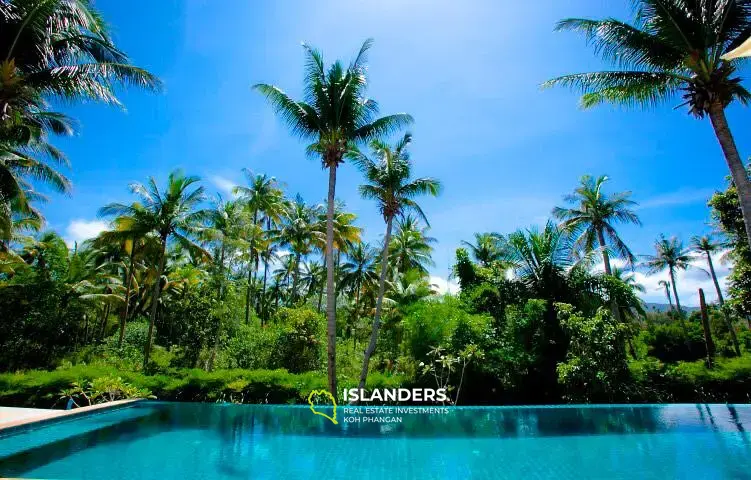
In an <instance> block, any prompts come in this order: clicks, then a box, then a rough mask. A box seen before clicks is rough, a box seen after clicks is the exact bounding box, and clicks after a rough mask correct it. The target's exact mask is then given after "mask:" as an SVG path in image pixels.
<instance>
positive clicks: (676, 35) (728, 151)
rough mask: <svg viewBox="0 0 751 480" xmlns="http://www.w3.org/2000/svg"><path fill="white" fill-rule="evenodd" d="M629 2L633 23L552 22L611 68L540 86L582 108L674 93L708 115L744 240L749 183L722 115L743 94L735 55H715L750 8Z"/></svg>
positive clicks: (658, 99)
mask: <svg viewBox="0 0 751 480" xmlns="http://www.w3.org/2000/svg"><path fill="white" fill-rule="evenodd" d="M633 3H634V6H635V9H634V12H635V18H634V21H633V23H626V22H621V21H619V20H615V19H612V18H608V19H605V20H589V19H581V18H569V19H566V20H562V21H560V22H559V23H558V25H557V26H556V29H557V30H572V31H575V32H578V33H581V34H583V35H584V36H585V37H586V39H587V41H588V42H589V43H590V44H591V45H592V46H593V47H594V49H595V52H596V53H597V54H599V55H601V56H602V57H603V58H604V60H605V61H608V62H610V63H612V64H614V65H615V66H616V68H617V70H615V71H612V70H611V71H602V72H595V73H577V74H573V75H566V76H562V77H558V78H555V79H553V80H549V81H548V82H546V83H545V84H544V85H543V86H545V87H548V86H553V85H563V86H566V87H572V88H575V89H577V90H580V91H582V92H583V93H584V95H583V96H582V99H581V104H582V106H583V107H584V108H590V107H593V106H595V105H599V104H601V103H604V102H609V103H614V104H617V105H626V106H633V105H637V106H641V107H653V106H655V105H657V104H659V103H662V102H664V101H666V100H668V99H673V98H675V97H676V95H678V94H680V95H681V96H682V98H683V100H684V103H683V104H682V105H686V106H688V107H689V112H690V113H691V114H693V115H694V116H696V117H697V118H703V117H704V116H705V115H707V116H709V119H710V121H711V123H712V127H713V128H714V131H715V135H716V136H717V139H718V140H719V143H720V146H721V147H722V151H723V153H724V155H725V160H726V161H727V164H728V166H729V168H730V173H731V175H732V178H733V183H734V184H735V185H736V187H737V189H738V198H739V201H740V205H741V210H742V212H743V220H744V224H745V228H746V235H747V237H748V239H749V242H751V181H749V178H748V175H747V173H746V170H745V168H744V165H743V161H742V160H741V157H740V154H739V153H738V148H737V146H736V144H735V140H734V139H733V135H732V133H731V132H730V128H729V127H728V123H727V119H726V118H725V108H726V107H727V106H728V105H729V104H730V103H731V102H732V101H733V100H738V101H739V102H741V103H742V104H746V103H748V101H749V100H751V93H749V92H748V90H746V89H745V88H744V87H743V86H742V85H741V84H740V82H741V79H740V78H739V77H735V76H733V75H734V74H735V70H736V66H737V65H739V63H740V62H741V61H742V60H725V59H723V54H724V53H727V52H729V51H731V50H733V49H735V48H736V47H737V46H739V45H740V44H741V43H743V42H744V41H745V40H746V39H747V38H748V35H749V31H750V30H751V9H749V8H748V5H747V3H746V2H745V1H726V0H707V1H702V2H686V1H684V0H634V2H633Z"/></svg>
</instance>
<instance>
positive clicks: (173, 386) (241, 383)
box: [0, 365, 403, 408]
mask: <svg viewBox="0 0 751 480" xmlns="http://www.w3.org/2000/svg"><path fill="white" fill-rule="evenodd" d="M101 377H120V378H122V379H123V380H124V381H125V382H127V383H129V384H131V385H133V386H134V387H138V388H142V389H148V390H150V391H151V392H152V394H153V395H154V396H155V397H156V398H157V399H159V400H172V401H187V402H224V401H226V402H235V403H305V402H306V401H307V396H308V394H309V393H310V391H311V390H315V389H321V388H326V383H327V382H326V377H325V375H323V374H320V373H317V372H307V373H301V374H292V373H288V372H287V371H286V370H239V369H237V370H217V371H214V372H206V371H203V370H197V369H190V370H189V369H186V370H176V371H172V372H170V374H169V375H167V374H159V375H143V374H141V373H134V372H128V371H120V370H117V369H113V368H108V367H105V366H96V365H76V366H72V367H68V368H61V369H58V370H53V371H43V370H29V371H26V372H19V373H5V374H0V404H2V405H6V406H19V407H41V408H50V407H57V408H64V407H65V404H64V402H61V401H59V398H60V392H61V391H62V390H63V389H65V388H68V387H70V386H71V384H73V383H74V382H77V383H86V382H89V381H91V380H94V379H96V378H101ZM402 383H403V381H402V378H401V377H398V376H385V375H381V374H377V373H376V374H371V375H369V377H368V388H395V387H399V386H401V385H402ZM356 386H357V381H356V380H355V379H340V388H353V387H356ZM340 393H341V392H340Z"/></svg>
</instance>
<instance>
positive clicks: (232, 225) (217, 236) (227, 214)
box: [201, 196, 248, 300]
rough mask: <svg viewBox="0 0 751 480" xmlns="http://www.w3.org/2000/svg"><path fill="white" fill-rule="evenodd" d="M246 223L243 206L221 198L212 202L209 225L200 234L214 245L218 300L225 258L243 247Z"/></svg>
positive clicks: (222, 291)
mask: <svg viewBox="0 0 751 480" xmlns="http://www.w3.org/2000/svg"><path fill="white" fill-rule="evenodd" d="M247 223H248V218H247V214H246V212H245V211H244V208H243V205H242V204H241V203H239V202H235V201H225V200H223V199H222V197H221V196H218V197H217V198H216V199H215V200H214V204H213V208H212V210H211V215H210V219H209V224H208V225H207V227H206V228H205V229H203V231H202V232H201V236H202V237H203V238H205V239H206V240H208V241H209V242H212V243H214V244H215V245H216V246H217V247H216V254H215V255H214V261H215V262H216V267H217V277H218V278H219V285H218V289H219V291H218V295H217V298H218V299H219V300H223V299H224V284H225V279H226V276H225V274H224V272H225V268H228V267H227V266H226V264H227V262H226V260H227V258H229V259H230V265H231V259H232V258H233V257H234V256H235V252H237V250H238V249H239V248H240V247H241V246H243V244H244V242H243V241H242V236H243V228H244V227H245V225H246V224H247Z"/></svg>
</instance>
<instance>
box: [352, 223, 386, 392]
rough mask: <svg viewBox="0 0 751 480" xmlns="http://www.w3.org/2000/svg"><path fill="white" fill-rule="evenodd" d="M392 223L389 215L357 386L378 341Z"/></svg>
mask: <svg viewBox="0 0 751 480" xmlns="http://www.w3.org/2000/svg"><path fill="white" fill-rule="evenodd" d="M392 223H393V217H389V219H388V220H387V221H386V237H384V239H383V254H382V260H381V277H380V278H379V280H378V299H377V300H376V311H375V318H374V319H373V332H372V333H371V334H370V343H369V344H368V348H367V349H366V350H365V358H363V361H362V371H361V372H360V384H359V388H360V389H363V388H365V380H366V379H367V378H368V365H369V364H370V357H371V356H373V352H374V351H375V348H376V342H377V341H378V330H379V329H380V328H381V308H382V306H383V295H384V292H385V290H386V271H387V270H388V266H389V243H390V242H391V226H392Z"/></svg>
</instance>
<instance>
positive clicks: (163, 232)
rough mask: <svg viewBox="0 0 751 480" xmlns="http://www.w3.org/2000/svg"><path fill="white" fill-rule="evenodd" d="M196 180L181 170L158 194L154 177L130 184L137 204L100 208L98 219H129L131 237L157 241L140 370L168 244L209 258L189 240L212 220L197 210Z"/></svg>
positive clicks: (147, 349) (200, 193)
mask: <svg viewBox="0 0 751 480" xmlns="http://www.w3.org/2000/svg"><path fill="white" fill-rule="evenodd" d="M198 181H199V178H198V177H193V176H191V177H186V176H185V175H184V174H183V172H182V171H181V170H175V171H173V172H171V173H170V174H169V177H168V179H167V186H166V188H165V189H164V190H160V189H159V187H158V186H157V184H156V180H154V178H153V177H151V178H149V181H148V183H147V184H146V185H144V184H141V183H133V184H131V185H130V190H131V192H132V193H133V194H135V195H136V196H137V197H138V198H139V200H140V201H139V202H136V203H133V204H130V205H126V204H122V203H111V204H109V205H106V206H104V207H102V208H101V209H100V211H99V214H100V215H101V216H126V217H130V218H131V219H132V223H131V228H132V230H131V231H132V232H133V234H137V235H147V234H154V235H156V236H157V237H158V238H159V244H160V252H159V255H158V262H159V263H158V266H157V269H156V278H155V281H154V291H153V294H152V299H151V312H150V314H149V332H148V336H147V338H146V347H145V350H144V360H143V366H144V368H146V366H147V364H148V362H149V353H150V352H151V342H152V338H153V334H154V323H155V321H156V313H157V309H158V307H159V294H160V287H161V278H162V274H163V273H164V265H165V259H166V256H167V242H168V241H169V240H175V241H176V242H177V243H178V244H179V245H182V246H183V247H185V248H186V249H188V250H189V251H193V252H197V253H198V254H199V255H201V256H203V257H205V258H211V255H210V254H209V253H208V252H206V251H205V250H204V249H203V248H201V247H200V246H199V245H198V244H196V243H195V242H194V241H193V240H192V237H196V236H197V235H198V234H199V232H200V230H201V227H202V225H203V223H204V222H205V221H206V220H208V219H209V218H210V216H211V212H210V211H208V210H199V209H198V208H199V207H200V205H201V203H202V202H203V201H204V200H205V195H204V188H203V187H201V186H198V187H195V188H194V186H195V184H197V183H198Z"/></svg>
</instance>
